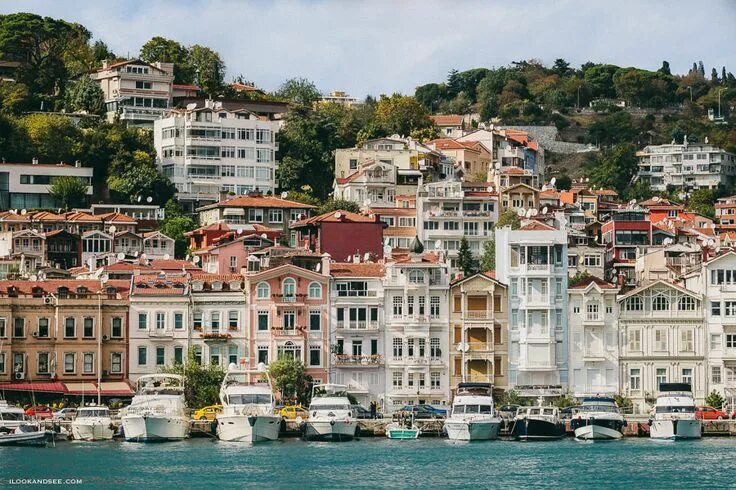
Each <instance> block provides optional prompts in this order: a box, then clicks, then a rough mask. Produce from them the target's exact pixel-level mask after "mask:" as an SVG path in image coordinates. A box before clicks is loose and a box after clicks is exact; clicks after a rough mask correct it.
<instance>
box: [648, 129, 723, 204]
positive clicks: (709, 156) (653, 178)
mask: <svg viewBox="0 0 736 490" xmlns="http://www.w3.org/2000/svg"><path fill="white" fill-rule="evenodd" d="M636 156H637V158H638V159H639V180H641V181H642V182H644V183H646V184H649V187H650V188H651V189H652V190H653V191H655V192H663V191H666V190H668V189H667V188H668V186H669V187H675V188H678V189H682V190H685V191H688V190H696V189H715V188H717V187H718V186H721V185H726V186H727V185H730V183H731V182H733V179H734V175H736V155H734V154H733V153H728V152H727V151H725V150H722V149H720V148H718V147H717V146H714V145H710V144H708V141H707V139H706V141H705V143H688V142H687V138H685V142H684V143H683V144H668V145H650V146H646V147H645V148H644V149H643V150H641V151H638V152H637V153H636Z"/></svg>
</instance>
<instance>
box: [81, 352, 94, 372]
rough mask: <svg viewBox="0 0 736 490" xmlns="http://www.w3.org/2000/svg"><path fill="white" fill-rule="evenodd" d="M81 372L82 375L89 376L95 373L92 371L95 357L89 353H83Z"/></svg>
mask: <svg viewBox="0 0 736 490" xmlns="http://www.w3.org/2000/svg"><path fill="white" fill-rule="evenodd" d="M82 360H83V362H82V364H83V366H82V370H83V372H84V373H86V374H89V373H93V372H94V371H95V369H94V362H95V355H94V354H93V353H91V352H85V353H84V356H83V357H82Z"/></svg>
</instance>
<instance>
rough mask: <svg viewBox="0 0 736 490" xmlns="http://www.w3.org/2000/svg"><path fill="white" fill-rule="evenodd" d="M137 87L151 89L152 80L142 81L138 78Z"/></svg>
mask: <svg viewBox="0 0 736 490" xmlns="http://www.w3.org/2000/svg"><path fill="white" fill-rule="evenodd" d="M135 88H136V89H139V90H141V89H142V90H151V82H142V81H139V80H136V82H135Z"/></svg>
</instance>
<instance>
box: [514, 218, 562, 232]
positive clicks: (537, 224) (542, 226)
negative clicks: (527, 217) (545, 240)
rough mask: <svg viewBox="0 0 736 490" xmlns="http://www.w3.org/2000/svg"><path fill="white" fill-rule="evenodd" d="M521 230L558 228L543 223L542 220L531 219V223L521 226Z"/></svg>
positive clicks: (550, 229) (552, 229) (551, 229)
mask: <svg viewBox="0 0 736 490" xmlns="http://www.w3.org/2000/svg"><path fill="white" fill-rule="evenodd" d="M519 230H521V231H556V230H557V229H556V228H554V227H552V226H549V225H548V224H546V223H542V222H541V221H536V220H533V221H530V222H529V223H527V224H525V225H524V226H522V227H521V228H519Z"/></svg>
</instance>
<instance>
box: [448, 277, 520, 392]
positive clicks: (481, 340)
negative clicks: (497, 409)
mask: <svg viewBox="0 0 736 490" xmlns="http://www.w3.org/2000/svg"><path fill="white" fill-rule="evenodd" d="M494 276H495V274H494V273H493V271H490V272H482V273H478V274H474V275H472V276H469V277H464V278H461V279H459V280H456V281H455V282H453V283H452V285H451V286H450V302H451V305H452V310H451V312H450V335H451V342H452V344H451V346H450V356H451V359H450V366H451V378H450V387H451V388H452V389H454V388H455V387H457V384H458V383H460V382H465V381H471V382H482V383H491V384H493V387H494V388H495V389H497V390H505V389H506V388H507V387H508V383H507V381H508V380H507V377H506V374H507V367H508V343H507V340H508V334H509V330H508V315H507V313H508V297H507V289H506V286H505V285H503V284H501V283H500V282H498V281H496V279H495V278H494Z"/></svg>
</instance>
